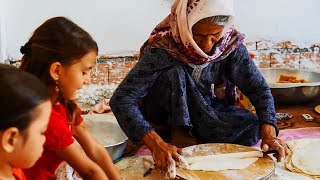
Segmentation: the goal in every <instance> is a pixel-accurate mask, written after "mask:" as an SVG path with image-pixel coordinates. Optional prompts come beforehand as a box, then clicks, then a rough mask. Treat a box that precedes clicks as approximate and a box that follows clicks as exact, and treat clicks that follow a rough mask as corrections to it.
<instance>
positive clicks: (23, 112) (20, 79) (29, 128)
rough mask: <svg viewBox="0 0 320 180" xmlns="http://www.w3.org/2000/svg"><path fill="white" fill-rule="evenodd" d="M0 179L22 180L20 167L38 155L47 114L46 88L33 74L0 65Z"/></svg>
mask: <svg viewBox="0 0 320 180" xmlns="http://www.w3.org/2000/svg"><path fill="white" fill-rule="evenodd" d="M0 82H1V86H0V99H1V101H0V109H1V111H0V142H1V143H0V179H1V180H6V179H16V180H25V176H24V174H23V172H22V170H21V169H20V168H29V167H31V166H32V165H33V164H34V163H35V162H36V161H37V160H38V159H39V158H40V156H41V153H42V151H43V144H44V142H45V135H44V133H45V131H46V129H47V127H48V122H49V116H50V112H51V107H52V106H51V102H50V100H49V96H48V92H47V88H46V87H45V85H44V84H43V83H42V82H41V81H40V80H39V79H38V78H36V77H34V76H33V75H31V74H29V73H26V72H23V71H21V70H19V69H17V68H15V67H12V66H9V65H4V64H0Z"/></svg>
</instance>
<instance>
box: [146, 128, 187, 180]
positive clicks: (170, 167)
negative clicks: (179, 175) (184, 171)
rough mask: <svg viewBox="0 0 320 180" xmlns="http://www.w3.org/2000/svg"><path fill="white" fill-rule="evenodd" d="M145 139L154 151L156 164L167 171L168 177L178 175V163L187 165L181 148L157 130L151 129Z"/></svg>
mask: <svg viewBox="0 0 320 180" xmlns="http://www.w3.org/2000/svg"><path fill="white" fill-rule="evenodd" d="M143 141H144V143H145V144H146V146H148V148H149V149H150V150H151V152H152V157H153V159H154V161H155V163H156V166H157V167H158V168H159V169H160V170H161V171H162V172H163V173H165V178H166V179H174V178H175V177H176V165H181V166H187V163H186V162H185V160H184V159H183V157H182V156H181V155H180V154H181V149H180V148H177V147H176V146H174V145H171V144H168V143H166V142H164V141H163V140H162V138H161V137H160V136H159V135H158V134H157V133H156V132H155V131H151V132H149V133H148V134H146V135H145V136H144V137H143Z"/></svg>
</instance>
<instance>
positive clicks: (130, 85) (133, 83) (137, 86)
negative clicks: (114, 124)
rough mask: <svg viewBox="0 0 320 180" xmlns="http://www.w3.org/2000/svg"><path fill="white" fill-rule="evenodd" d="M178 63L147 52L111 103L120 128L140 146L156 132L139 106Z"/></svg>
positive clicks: (157, 51)
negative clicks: (161, 74)
mask: <svg viewBox="0 0 320 180" xmlns="http://www.w3.org/2000/svg"><path fill="white" fill-rule="evenodd" d="M173 63H174V60H173V59H172V58H171V57H169V55H168V54H167V53H166V52H165V51H164V50H162V49H151V50H149V51H148V52H146V53H145V54H144V55H143V57H141V59H140V60H139V61H138V62H137V64H136V65H135V66H134V67H133V68H132V69H131V71H130V72H129V73H128V75H127V76H126V77H125V78H124V80H123V81H122V82H121V83H120V85H119V86H118V88H117V89H116V91H115V92H114V94H113V96H112V97H111V100H110V106H111V108H112V111H113V113H114V115H115V117H116V118H117V120H118V122H119V125H120V127H121V128H122V130H123V131H124V132H125V134H126V135H127V136H128V137H129V138H130V139H131V140H132V141H133V142H134V143H138V142H139V141H140V140H141V138H142V137H143V136H144V135H145V134H147V133H148V132H149V131H151V130H153V128H152V127H151V126H150V124H149V123H148V122H147V121H146V119H145V118H144V117H143V114H142V113H141V111H140V110H139V107H138V104H139V102H140V101H141V99H142V98H143V97H145V96H146V95H147V93H148V89H150V87H152V85H153V84H154V82H155V81H156V79H157V77H158V76H159V74H160V73H161V71H162V69H164V68H167V67H169V66H170V65H171V64H173Z"/></svg>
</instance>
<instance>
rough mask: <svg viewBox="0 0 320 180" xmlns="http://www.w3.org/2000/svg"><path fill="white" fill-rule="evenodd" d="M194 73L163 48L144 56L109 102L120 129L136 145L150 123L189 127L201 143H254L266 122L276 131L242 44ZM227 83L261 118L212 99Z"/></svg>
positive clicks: (264, 89) (266, 94) (270, 105)
mask: <svg viewBox="0 0 320 180" xmlns="http://www.w3.org/2000/svg"><path fill="white" fill-rule="evenodd" d="M192 72H193V68H192V67H190V66H189V65H188V64H186V63H183V62H181V61H179V60H176V59H174V58H172V57H171V56H170V55H169V54H168V53H167V52H166V51H165V50H163V49H159V48H154V49H150V50H148V51H147V52H145V53H144V55H143V56H142V57H141V59H140V60H139V61H138V62H137V64H136V65H135V67H133V69H132V70H131V71H130V72H129V73H128V75H127V76H126V78H125V79H124V80H123V81H122V82H121V84H120V85H119V87H118V88H117V89H116V91H115V93H114V94H113V96H112V98H111V100H110V105H111V108H112V110H113V113H114V115H115V116H116V118H117V120H118V122H119V124H120V126H121V128H122V129H123V131H124V132H125V133H126V135H127V136H128V137H129V138H130V139H131V140H132V141H133V142H134V143H139V142H140V140H141V138H142V137H143V136H144V135H145V134H146V133H148V132H149V131H151V130H154V128H153V127H152V126H151V125H150V123H149V122H152V123H156V124H161V125H164V126H167V127H168V131H170V130H171V128H174V127H177V126H185V127H187V128H189V130H190V135H192V136H194V137H196V138H197V139H198V140H199V142H201V143H208V142H224V143H236V144H242V145H253V144H256V143H257V142H258V140H259V139H260V127H261V125H262V124H266V123H267V124H271V125H273V126H275V127H276V130H277V132H278V128H277V124H276V118H275V108H274V101H273V97H272V95H271V91H270V89H269V87H268V85H267V83H266V81H265V80H264V78H263V77H262V75H261V74H260V72H259V70H258V68H257V67H256V65H255V64H254V62H253V61H252V59H251V58H250V57H249V55H248V52H247V49H246V48H245V46H244V45H240V46H239V47H238V48H236V49H235V50H234V51H233V52H232V53H231V54H230V55H229V56H228V57H227V58H226V59H223V60H221V61H211V62H210V63H209V64H208V65H207V66H206V67H205V68H204V69H203V70H202V73H201V76H200V79H199V81H198V82H196V81H195V80H194V78H193V76H192ZM225 82H230V83H232V84H233V85H235V86H237V87H238V88H239V89H240V90H241V92H243V93H244V94H245V95H246V96H247V97H248V98H249V99H250V101H251V103H252V104H253V105H254V106H255V109H256V111H257V114H253V113H251V112H250V111H249V110H246V109H242V108H239V107H237V106H234V105H228V103H227V101H225V100H223V99H219V98H217V97H214V95H213V92H212V90H211V87H212V84H214V85H215V86H216V85H221V84H223V83H225ZM226 96H228V94H227V95H226ZM225 99H228V97H226V98H225Z"/></svg>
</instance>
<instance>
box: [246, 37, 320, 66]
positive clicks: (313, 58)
mask: <svg viewBox="0 0 320 180" xmlns="http://www.w3.org/2000/svg"><path fill="white" fill-rule="evenodd" d="M247 48H248V50H249V52H250V53H252V54H254V55H255V56H254V58H253V60H254V62H255V63H256V65H257V66H258V67H260V68H270V67H285V68H301V69H307V70H311V71H316V72H320V52H319V50H320V44H313V45H298V44H293V43H291V42H290V41H287V42H280V43H273V42H270V41H259V42H251V43H247Z"/></svg>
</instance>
